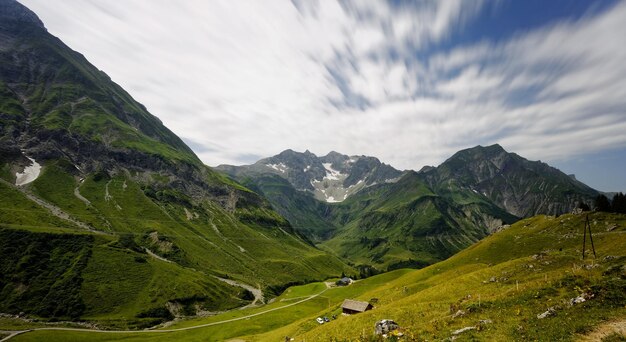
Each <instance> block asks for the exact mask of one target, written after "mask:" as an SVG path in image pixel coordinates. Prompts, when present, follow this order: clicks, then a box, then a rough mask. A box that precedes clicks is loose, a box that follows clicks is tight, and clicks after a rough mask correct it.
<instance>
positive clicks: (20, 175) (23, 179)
mask: <svg viewBox="0 0 626 342" xmlns="http://www.w3.org/2000/svg"><path fill="white" fill-rule="evenodd" d="M25 157H26V158H28V160H30V161H31V163H32V164H30V165H29V166H27V167H25V168H24V171H23V172H16V173H15V185H17V186H20V185H25V184H28V183H30V182H32V181H34V180H35V179H37V177H39V173H40V172H41V165H39V163H37V162H36V161H35V159H33V158H31V157H28V156H25Z"/></svg>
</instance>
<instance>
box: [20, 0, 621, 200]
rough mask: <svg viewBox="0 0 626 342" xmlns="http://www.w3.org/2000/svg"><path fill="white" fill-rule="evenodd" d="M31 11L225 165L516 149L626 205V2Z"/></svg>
mask: <svg viewBox="0 0 626 342" xmlns="http://www.w3.org/2000/svg"><path fill="white" fill-rule="evenodd" d="M20 2H21V3H23V4H24V5H26V6H27V7H29V8H30V9H31V10H33V11H34V12H35V13H36V14H37V15H38V16H39V17H40V18H41V19H42V21H43V22H44V24H45V26H46V27H47V29H48V31H49V32H50V33H52V34H53V35H55V36H57V37H59V38H60V39H61V40H63V41H64V42H65V43H66V44H67V45H68V46H70V47H71V48H72V49H74V50H77V51H79V52H80V53H82V54H83V55H85V57H86V58H87V59H88V60H89V61H90V62H91V63H92V64H94V65H95V66H97V67H98V68H99V69H101V70H103V71H104V72H106V73H107V74H108V75H109V76H110V77H111V78H112V79H113V80H114V81H115V82H116V83H118V84H120V85H121V86H122V87H123V88H124V89H126V90H127V91H128V92H129V93H130V94H131V95H132V96H133V97H134V98H135V99H136V100H137V101H139V102H141V103H143V104H144V105H145V106H146V107H147V108H148V110H149V111H150V112H151V113H152V114H153V115H155V116H157V117H158V118H159V119H161V121H162V122H163V123H164V124H165V125H166V126H167V127H168V128H170V129H171V130H172V131H174V133H176V134H177V135H178V136H180V137H181V138H182V139H183V140H184V141H185V142H186V143H187V144H188V145H189V146H190V147H191V148H192V149H193V150H194V151H195V152H196V154H197V155H198V156H199V157H200V158H201V159H202V160H203V161H204V162H205V163H206V164H207V165H211V166H215V165H218V164H234V165H241V164H250V163H253V162H255V161H257V160H258V159H260V158H264V157H269V156H272V155H275V154H277V153H279V152H281V151H283V150H285V149H293V150H296V151H304V150H307V149H308V150H310V151H312V152H313V153H315V154H317V155H325V154H326V153H328V152H329V151H338V152H340V153H344V154H349V155H370V156H376V157H378V158H379V159H381V160H382V161H383V162H385V163H388V164H391V165H392V166H394V167H396V168H398V169H415V170H419V169H420V168H421V167H422V166H424V165H438V164H440V163H441V162H443V161H444V160H445V159H447V158H448V157H450V156H451V155H452V154H454V153H455V152H456V151H458V150H461V149H464V148H469V147H473V146H476V145H491V144H495V143H499V144H500V145H502V146H503V147H504V148H505V149H506V150H507V151H510V152H515V153H517V154H519V155H521V156H523V157H525V158H527V159H530V160H541V161H544V162H547V163H549V164H550V165H553V166H555V167H558V168H560V169H561V170H562V171H563V172H565V173H568V174H570V173H575V174H576V176H577V178H578V179H579V180H581V181H583V182H585V183H587V184H588V185H590V186H592V187H594V188H596V189H598V190H602V191H626V172H624V170H626V44H624V43H625V40H624V32H626V1H579V0H573V1H565V0H553V1H544V0H520V1H512V0H494V1H487V0H485V1H480V0H472V1H463V0H441V1H402V0H401V1H388V2H387V1H365V0H363V1H351V0H349V1H340V2H335V1H331V0H320V1H315V0H297V1H296V0H294V1H281V0H263V1H258V0H255V1H252V0H250V1H244V0H234V1H233V0H224V1H219V0H211V1H204V0H197V1H196V0H181V1H171V0H125V1H108V0H55V1H49V0H20Z"/></svg>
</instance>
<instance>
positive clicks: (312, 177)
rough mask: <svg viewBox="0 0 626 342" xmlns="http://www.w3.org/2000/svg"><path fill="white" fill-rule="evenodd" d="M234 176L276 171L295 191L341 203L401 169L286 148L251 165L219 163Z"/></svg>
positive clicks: (391, 178)
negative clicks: (318, 155) (319, 155)
mask: <svg viewBox="0 0 626 342" xmlns="http://www.w3.org/2000/svg"><path fill="white" fill-rule="evenodd" d="M215 169H216V170H218V171H223V172H226V173H227V174H229V175H231V176H233V177H235V178H243V177H245V176H248V175H250V176H255V175H260V174H274V175H278V176H280V177H282V178H284V179H286V180H287V181H288V182H289V183H290V184H291V185H292V186H293V187H294V188H295V189H296V190H300V191H308V192H311V193H312V194H313V195H314V197H315V198H316V199H318V200H321V201H326V202H329V203H335V202H342V201H344V200H345V199H346V198H348V197H349V196H350V195H352V194H354V193H356V192H357V191H359V190H361V189H363V188H366V187H368V186H372V185H375V184H378V183H393V182H396V181H398V179H399V177H400V176H401V175H402V172H401V171H399V170H396V169H394V168H393V167H391V166H389V165H387V164H384V163H381V162H380V160H378V159H377V158H374V157H366V156H348V155H344V154H340V153H337V152H334V151H332V152H330V153H328V154H327V155H325V156H323V157H317V156H316V155H315V154H313V153H311V152H309V151H308V150H307V151H305V152H303V153H299V152H295V151H293V150H285V151H283V152H281V153H280V154H278V155H276V156H273V157H269V158H265V159H261V160H259V161H258V162H256V163H254V164H252V165H244V166H232V165H219V166H217V167H216V168H215Z"/></svg>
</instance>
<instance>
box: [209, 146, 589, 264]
mask: <svg viewBox="0 0 626 342" xmlns="http://www.w3.org/2000/svg"><path fill="white" fill-rule="evenodd" d="M217 169H218V170H220V171H222V172H225V173H227V174H229V175H231V176H232V177H235V178H237V179H238V180H240V181H241V182H242V183H244V184H246V186H248V187H250V188H252V189H255V191H257V192H259V193H261V194H263V195H264V196H265V197H267V198H268V200H269V201H270V202H271V203H272V205H273V207H274V208H275V209H276V210H277V211H278V212H279V213H281V214H282V215H283V216H285V217H286V218H287V219H288V220H289V221H290V222H291V223H292V225H293V226H294V228H295V229H296V230H298V231H299V232H301V234H303V235H305V236H307V237H308V238H309V239H311V240H312V241H314V242H316V243H317V244H318V245H319V246H321V247H323V248H325V249H327V250H331V251H333V252H335V253H337V254H338V255H340V256H341V257H343V258H346V259H348V260H351V261H352V262H353V263H354V264H355V265H357V266H361V268H362V269H363V268H368V267H369V266H373V267H374V268H375V269H377V270H389V269H395V268H400V267H423V266H425V265H428V264H431V263H434V262H436V261H439V260H443V259H445V258H447V257H449V256H450V255H452V254H454V253H456V252H458V251H460V250H462V249H464V248H466V247H468V246H469V245H471V244H472V243H474V242H476V241H478V240H480V239H482V238H483V237H485V236H487V235H489V234H490V233H492V232H494V231H495V230H497V229H498V228H499V227H501V226H503V225H506V224H510V223H512V222H515V221H517V220H518V219H519V218H523V217H529V216H532V215H536V214H551V215H559V214H563V213H567V212H570V211H571V210H572V209H573V208H574V207H575V206H576V205H577V204H578V203H579V202H585V203H587V204H589V203H591V202H592V199H593V198H594V197H595V196H596V195H597V194H598V192H597V191H596V190H593V189H591V188H589V187H588V186H586V185H584V184H583V183H581V182H578V181H577V180H575V179H574V178H573V177H570V176H568V175H566V174H564V173H563V172H561V171H559V170H557V169H555V168H553V167H550V166H548V165H547V164H544V163H542V162H538V161H529V160H526V159H524V158H522V157H520V156H518V155H516V154H514V153H509V152H507V151H505V150H504V149H503V148H502V147H501V146H499V145H492V146H487V147H483V146H477V147H474V148H470V149H466V150H463V151H459V152H458V153H456V154H454V155H453V156H452V157H450V158H449V159H448V160H446V161H445V162H444V163H442V164H441V165H440V166H438V167H424V168H423V169H422V170H420V171H419V172H414V171H404V172H402V171H399V170H396V169H394V168H393V167H391V166H389V165H386V164H384V163H381V162H380V161H379V160H378V159H376V158H374V157H366V156H347V155H342V154H339V153H336V152H331V153H329V154H328V155H326V156H323V157H317V156H315V155H314V154H313V153H311V152H309V151H306V152H304V153H298V152H294V151H291V150H287V151H284V152H282V153H280V154H278V155H276V156H274V157H270V158H266V159H262V160H260V161H258V162H257V163H255V164H253V165H247V166H230V165H221V166H219V167H218V168H217Z"/></svg>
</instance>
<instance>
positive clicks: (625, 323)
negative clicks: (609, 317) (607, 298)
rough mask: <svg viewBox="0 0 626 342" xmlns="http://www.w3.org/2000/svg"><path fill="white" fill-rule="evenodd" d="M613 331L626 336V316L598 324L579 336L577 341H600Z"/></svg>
mask: <svg viewBox="0 0 626 342" xmlns="http://www.w3.org/2000/svg"><path fill="white" fill-rule="evenodd" d="M615 333H617V334H620V335H622V336H623V337H626V318H623V319H621V320H618V321H612V322H607V323H604V324H601V325H598V326H597V327H596V328H595V329H593V331H592V332H590V333H589V334H587V335H583V336H579V338H578V341H581V342H582V341H585V342H587V341H602V339H603V338H605V337H607V336H610V335H612V334H615Z"/></svg>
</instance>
